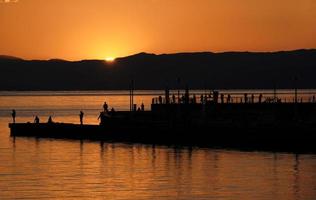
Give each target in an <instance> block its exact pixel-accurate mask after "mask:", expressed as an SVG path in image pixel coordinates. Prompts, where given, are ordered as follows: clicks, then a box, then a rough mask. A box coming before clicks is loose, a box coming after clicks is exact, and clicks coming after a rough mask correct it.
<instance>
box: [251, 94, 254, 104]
mask: <svg viewBox="0 0 316 200" xmlns="http://www.w3.org/2000/svg"><path fill="white" fill-rule="evenodd" d="M254 102H255V95H254V94H252V95H251V103H254Z"/></svg>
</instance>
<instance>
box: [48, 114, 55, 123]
mask: <svg viewBox="0 0 316 200" xmlns="http://www.w3.org/2000/svg"><path fill="white" fill-rule="evenodd" d="M47 123H49V124H52V123H54V122H53V118H52V116H49V117H48V121H47Z"/></svg>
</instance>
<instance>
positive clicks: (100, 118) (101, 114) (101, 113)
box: [98, 112, 104, 121]
mask: <svg viewBox="0 0 316 200" xmlns="http://www.w3.org/2000/svg"><path fill="white" fill-rule="evenodd" d="M103 115H104V112H100V114H99V117H98V120H101V121H102V117H103Z"/></svg>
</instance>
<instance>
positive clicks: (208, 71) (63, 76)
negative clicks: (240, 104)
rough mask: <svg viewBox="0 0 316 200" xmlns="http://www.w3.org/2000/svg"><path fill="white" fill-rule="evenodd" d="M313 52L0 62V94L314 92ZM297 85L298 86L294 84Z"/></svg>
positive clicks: (3, 58)
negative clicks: (174, 90) (187, 90)
mask: <svg viewBox="0 0 316 200" xmlns="http://www.w3.org/2000/svg"><path fill="white" fill-rule="evenodd" d="M315 75H316V50H313V49H311V50H295V51H281V52H264V53H260V52H225V53H211V52H197V53H176V54H161V55H155V54H148V53H144V52H143V53H139V54H135V55H131V56H127V57H122V58H117V59H115V61H114V62H106V61H103V60H82V61H65V60H60V59H52V60H23V59H19V58H15V57H10V56H0V90H110V89H111V90H113V89H128V84H129V82H130V81H131V80H134V81H135V87H136V89H163V88H164V87H166V86H167V85H168V86H169V87H170V88H177V87H181V88H184V87H185V85H188V86H189V87H190V88H194V89H203V88H207V89H268V88H273V87H274V86H276V87H277V88H293V87H294V86H295V85H296V86H297V87H298V88H316V78H315ZM294 80H297V81H294Z"/></svg>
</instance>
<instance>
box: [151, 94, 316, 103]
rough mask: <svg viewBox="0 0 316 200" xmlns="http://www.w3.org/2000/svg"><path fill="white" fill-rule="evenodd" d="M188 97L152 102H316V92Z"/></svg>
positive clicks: (180, 96)
mask: <svg viewBox="0 0 316 200" xmlns="http://www.w3.org/2000/svg"><path fill="white" fill-rule="evenodd" d="M188 97H189V98H187V99H186V97H185V95H184V94H181V95H177V94H176V93H174V94H172V93H171V94H170V96H169V98H166V97H165V96H158V97H155V98H153V99H152V104H166V103H167V102H169V103H170V104H185V103H189V104H195V103H196V104H206V103H210V102H216V103H316V94H314V93H309V92H305V93H302V92H301V93H298V94H297V95H295V94H294V93H288V92H283V93H278V94H276V93H240V92H239V93H237V92H235V93H225V92H224V93H220V92H219V93H218V96H217V97H215V96H214V94H213V93H209V94H190V95H189V96H188Z"/></svg>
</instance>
